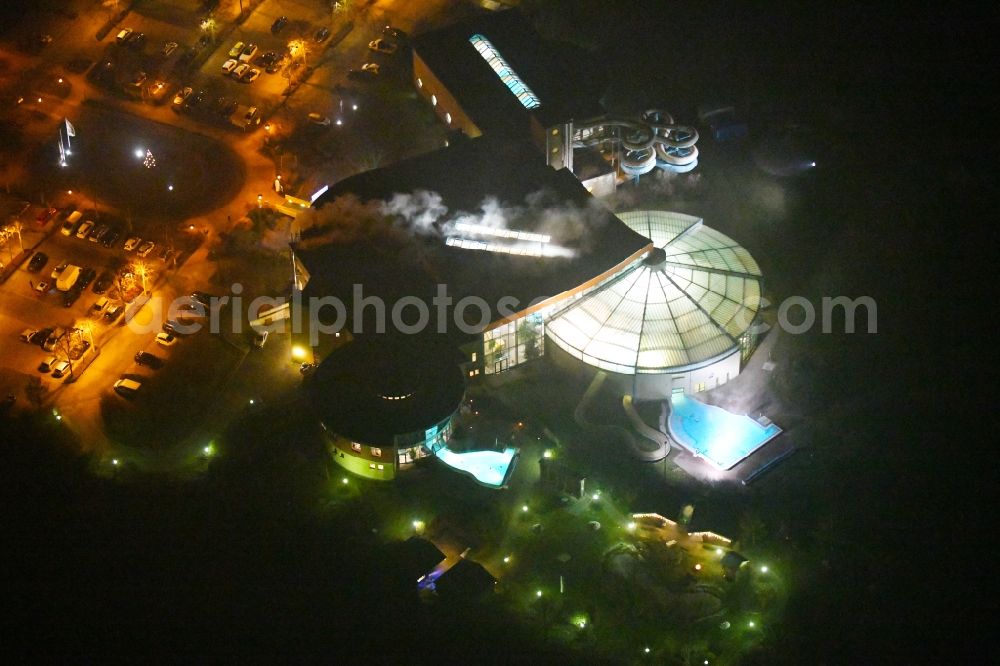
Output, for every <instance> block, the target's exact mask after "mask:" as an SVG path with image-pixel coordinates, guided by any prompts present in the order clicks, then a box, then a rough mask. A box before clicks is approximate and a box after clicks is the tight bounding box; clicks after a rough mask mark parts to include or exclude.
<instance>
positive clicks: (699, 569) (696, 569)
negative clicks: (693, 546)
mask: <svg viewBox="0 0 1000 666" xmlns="http://www.w3.org/2000/svg"><path fill="white" fill-rule="evenodd" d="M694 570H695V571H701V563H700V562H699V563H698V564H696V565H694Z"/></svg>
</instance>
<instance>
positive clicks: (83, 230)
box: [76, 220, 94, 239]
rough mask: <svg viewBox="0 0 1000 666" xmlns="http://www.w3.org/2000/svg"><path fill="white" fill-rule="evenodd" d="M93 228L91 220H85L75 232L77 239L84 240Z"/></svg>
mask: <svg viewBox="0 0 1000 666" xmlns="http://www.w3.org/2000/svg"><path fill="white" fill-rule="evenodd" d="M93 228H94V223H93V221H91V220H87V221H86V222H84V223H83V224H81V225H80V228H79V229H77V230H76V237H77V238H81V239H82V238H86V237H87V236H88V235H89V234H90V230H91V229H93Z"/></svg>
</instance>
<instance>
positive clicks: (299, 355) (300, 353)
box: [292, 345, 306, 361]
mask: <svg viewBox="0 0 1000 666" xmlns="http://www.w3.org/2000/svg"><path fill="white" fill-rule="evenodd" d="M305 357H306V350H305V347H302V346H300V345H295V346H293V347H292V358H294V359H297V360H300V361H301V360H302V359H304V358H305Z"/></svg>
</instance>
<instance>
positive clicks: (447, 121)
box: [444, 113, 451, 125]
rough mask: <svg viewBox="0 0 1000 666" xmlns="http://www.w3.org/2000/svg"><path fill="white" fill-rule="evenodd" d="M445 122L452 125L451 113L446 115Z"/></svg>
mask: <svg viewBox="0 0 1000 666" xmlns="http://www.w3.org/2000/svg"><path fill="white" fill-rule="evenodd" d="M444 121H445V122H446V123H448V124H449V125H451V114H450V113H446V114H444Z"/></svg>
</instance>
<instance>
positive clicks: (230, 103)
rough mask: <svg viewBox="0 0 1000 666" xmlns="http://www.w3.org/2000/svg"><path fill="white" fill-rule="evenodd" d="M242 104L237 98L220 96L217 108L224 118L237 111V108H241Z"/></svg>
mask: <svg viewBox="0 0 1000 666" xmlns="http://www.w3.org/2000/svg"><path fill="white" fill-rule="evenodd" d="M239 106H240V104H239V102H237V101H236V100H235V99H231V98H228V97H220V98H219V102H218V105H217V106H216V109H217V110H218V112H219V116H221V117H222V118H228V117H229V116H231V115H233V114H234V113H236V109H237V108H239Z"/></svg>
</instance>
